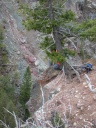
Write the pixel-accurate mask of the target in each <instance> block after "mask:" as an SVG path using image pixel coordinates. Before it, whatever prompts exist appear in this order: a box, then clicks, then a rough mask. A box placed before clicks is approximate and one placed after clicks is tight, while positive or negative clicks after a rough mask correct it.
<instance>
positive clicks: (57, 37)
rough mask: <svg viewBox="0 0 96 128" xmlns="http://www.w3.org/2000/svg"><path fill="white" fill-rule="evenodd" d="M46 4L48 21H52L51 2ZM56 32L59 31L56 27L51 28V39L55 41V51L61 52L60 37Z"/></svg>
mask: <svg viewBox="0 0 96 128" xmlns="http://www.w3.org/2000/svg"><path fill="white" fill-rule="evenodd" d="M47 3H48V13H49V19H50V20H51V21H53V20H54V19H55V18H54V12H53V7H52V0H47ZM58 31H59V29H58V27H56V26H55V27H53V38H54V40H55V44H56V49H57V50H58V51H59V52H60V51H62V45H61V41H60V35H59V32H58Z"/></svg>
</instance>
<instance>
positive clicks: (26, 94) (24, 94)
mask: <svg viewBox="0 0 96 128" xmlns="http://www.w3.org/2000/svg"><path fill="white" fill-rule="evenodd" d="M31 86H32V81H31V72H30V68H29V67H28V68H27V69H26V71H25V74H24V78H23V82H22V85H21V87H20V95H19V102H20V103H21V105H22V108H23V109H24V112H25V117H24V119H26V118H27V117H28V116H29V112H28V109H27V107H26V102H27V101H28V100H29V98H30V89H31Z"/></svg>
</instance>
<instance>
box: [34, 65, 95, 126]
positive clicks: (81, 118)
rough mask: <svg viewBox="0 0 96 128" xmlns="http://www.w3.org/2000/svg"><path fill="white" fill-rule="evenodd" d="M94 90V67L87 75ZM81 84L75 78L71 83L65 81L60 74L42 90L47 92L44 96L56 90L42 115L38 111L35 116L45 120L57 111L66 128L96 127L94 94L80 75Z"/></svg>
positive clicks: (83, 76)
mask: <svg viewBox="0 0 96 128" xmlns="http://www.w3.org/2000/svg"><path fill="white" fill-rule="evenodd" d="M87 75H88V76H89V78H90V80H91V82H92V85H94V88H96V67H95V66H94V70H92V71H91V72H90V73H88V74H87ZM81 79H82V81H81V83H79V82H78V80H77V78H76V77H75V78H74V79H73V80H72V81H70V82H69V81H68V80H66V78H65V77H64V75H63V74H60V75H59V76H58V77H57V78H55V79H54V80H53V81H51V82H50V83H48V84H47V85H46V86H45V87H44V88H46V89H45V90H47V91H46V92H47V93H45V96H47V94H48V93H50V92H52V91H53V90H54V89H55V90H57V93H56V94H53V95H52V97H51V99H49V101H47V102H46V103H45V104H44V109H43V113H42V111H41V110H38V111H37V112H36V113H35V115H36V117H37V120H38V116H40V115H41V117H40V118H41V119H42V118H43V117H44V118H43V120H45V121H46V120H47V119H48V118H49V119H50V117H51V116H52V112H53V111H57V112H58V113H59V114H60V115H61V117H62V119H63V120H64V121H65V124H66V123H67V125H68V128H85V127H88V128H93V125H94V128H95V127H96V125H95V123H96V93H93V92H91V91H90V89H89V87H88V85H87V83H86V79H85V74H84V73H83V74H82V75H81Z"/></svg>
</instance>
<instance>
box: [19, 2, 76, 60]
mask: <svg viewBox="0 0 96 128" xmlns="http://www.w3.org/2000/svg"><path fill="white" fill-rule="evenodd" d="M39 2H40V6H37V7H36V8H34V9H30V8H28V6H25V7H24V6H22V5H21V6H20V11H21V12H22V13H23V14H24V15H25V17H26V20H24V21H23V25H24V26H25V28H27V30H31V29H34V30H38V31H39V32H42V33H43V34H45V38H44V39H43V42H42V43H41V48H43V49H44V48H46V46H50V45H51V44H53V43H54V45H52V47H50V48H49V49H50V50H46V53H47V55H49V54H50V52H49V51H51V55H52V56H53V55H54V54H52V51H53V50H54V49H55V50H57V51H58V53H56V55H55V57H56V56H57V54H58V56H59V57H58V58H59V60H58V61H64V59H65V56H64V55H63V53H64V52H65V51H66V49H64V47H63V45H64V38H65V37H66V35H67V36H69V35H68V33H67V32H66V31H65V32H63V34H62V33H61V31H60V28H61V27H62V26H64V27H66V26H65V24H67V23H69V22H70V21H71V20H73V19H74V13H73V12H72V11H70V10H69V11H65V10H64V8H63V7H62V3H63V4H64V1H63V0H60V1H59V2H58V1H56V0H40V1H39ZM66 33H67V34H66ZM50 34H51V35H53V36H50ZM68 50H69V49H67V51H68ZM62 51H63V52H62ZM69 51H70V50H69ZM69 53H71V52H69ZM69 53H68V54H69ZM51 55H49V57H52V56H51ZM61 56H62V57H61ZM60 58H61V59H60ZM51 59H52V58H51Z"/></svg>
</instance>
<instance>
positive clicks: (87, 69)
mask: <svg viewBox="0 0 96 128" xmlns="http://www.w3.org/2000/svg"><path fill="white" fill-rule="evenodd" d="M92 67H93V65H92V64H90V63H87V64H85V65H83V66H82V68H81V70H83V69H85V70H86V73H88V72H89V71H91V70H92Z"/></svg>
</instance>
